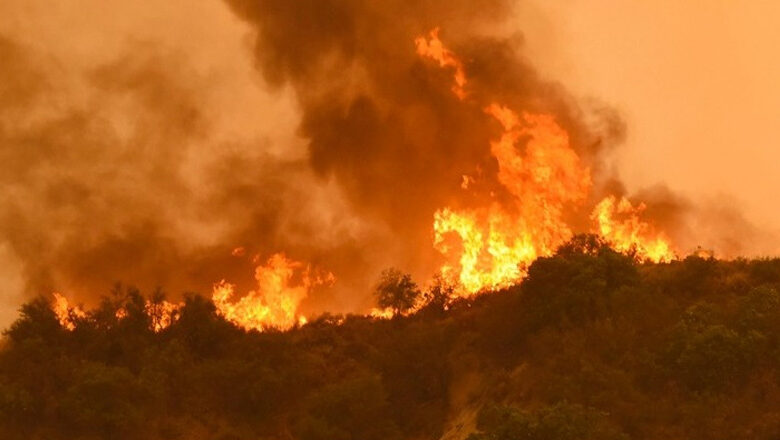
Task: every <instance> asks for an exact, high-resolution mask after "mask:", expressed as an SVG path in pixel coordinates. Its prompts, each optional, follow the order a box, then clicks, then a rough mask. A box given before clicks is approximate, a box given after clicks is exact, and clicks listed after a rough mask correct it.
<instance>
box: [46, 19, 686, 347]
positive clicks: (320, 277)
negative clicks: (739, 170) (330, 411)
mask: <svg viewBox="0 0 780 440" xmlns="http://www.w3.org/2000/svg"><path fill="white" fill-rule="evenodd" d="M414 44H415V47H416V52H417V55H419V56H420V57H422V58H423V59H430V60H433V61H435V62H436V63H437V64H438V66H439V67H440V68H444V69H448V70H451V71H452V86H451V91H452V93H453V94H454V95H455V96H456V97H457V98H458V101H459V103H460V104H461V105H475V104H476V105H480V108H482V109H483V110H484V113H485V114H486V115H488V116H489V117H490V118H492V119H493V120H494V121H495V124H496V126H497V127H499V128H501V134H500V136H499V137H498V138H497V139H495V140H492V141H490V142H489V145H490V154H491V156H492V157H493V158H494V159H495V161H496V163H497V165H498V167H497V175H496V180H497V181H498V183H499V184H500V185H501V186H502V188H503V190H504V191H505V193H506V194H507V195H508V197H504V198H499V197H496V196H495V195H494V194H492V193H491V194H490V196H489V197H483V198H481V199H480V200H481V202H480V204H479V205H478V206H472V207H469V208H463V209H461V208H457V207H453V206H443V207H441V208H440V209H438V210H436V211H435V213H434V215H433V225H432V230H433V242H432V244H433V247H434V248H435V249H436V250H437V251H438V252H439V253H440V254H441V255H442V256H443V258H444V260H445V261H444V263H443V264H442V265H441V266H440V268H439V272H440V273H439V274H437V275H438V276H440V277H441V278H440V279H442V280H445V281H446V282H447V283H448V285H451V286H453V288H452V289H451V290H449V291H448V292H450V293H449V295H450V296H452V298H450V299H454V298H455V297H467V296H471V295H474V294H477V293H480V292H487V291H494V290H498V289H501V288H505V287H508V286H511V285H513V284H516V283H518V282H519V281H521V280H522V279H523V278H524V277H525V276H526V274H527V270H528V267H529V266H530V264H531V263H532V262H533V261H534V260H536V259H537V258H540V257H544V256H549V255H552V254H553V252H555V250H556V249H557V248H558V247H559V246H561V245H562V244H564V243H565V242H566V241H568V240H569V239H570V238H571V237H572V236H573V234H574V232H573V230H572V227H571V226H570V225H569V224H568V223H567V221H566V218H565V217H566V213H567V212H568V210H571V209H580V210H581V209H586V210H587V211H591V213H590V216H589V218H588V220H590V222H591V224H592V227H591V230H590V232H593V233H596V234H598V235H600V236H601V237H603V238H604V239H605V240H606V241H607V242H608V243H609V244H610V245H611V246H612V247H614V248H615V249H616V250H617V251H619V252H624V253H627V254H630V255H632V256H634V257H635V258H636V259H637V260H639V261H651V262H666V261H670V260H672V259H673V258H675V254H674V251H673V250H672V246H671V244H670V242H669V240H668V239H667V238H666V237H665V236H664V235H663V234H662V233H658V232H656V231H655V230H654V228H653V227H652V226H651V225H649V224H648V223H647V222H645V221H643V220H642V219H641V218H640V217H641V215H642V212H643V211H644V209H645V206H644V205H643V204H641V203H639V204H636V205H634V204H632V203H631V202H630V201H629V200H628V199H626V198H625V197H616V196H612V195H610V196H607V197H606V198H603V199H602V200H601V201H598V203H595V204H593V200H592V199H593V181H592V178H591V170H590V169H589V168H588V166H586V165H585V163H584V162H583V160H582V159H581V158H580V157H579V155H578V154H577V152H576V151H575V150H574V148H572V146H571V144H570V139H569V134H568V133H567V132H566V130H565V129H564V128H563V127H561V125H560V124H559V123H558V122H557V121H556V118H555V116H553V115H550V114H538V113H530V112H524V111H519V112H518V111H516V110H514V109H512V108H510V107H508V106H506V105H503V104H501V103H499V102H490V103H487V104H484V103H475V102H470V101H471V100H470V99H467V98H469V96H470V95H469V94H467V92H466V87H467V86H468V81H467V75H466V68H465V64H464V63H463V61H461V60H460V59H459V58H458V56H457V55H456V54H455V53H454V52H452V51H451V50H450V49H448V48H447V47H446V46H445V45H444V43H443V42H442V41H441V40H440V39H439V29H438V28H435V29H433V30H432V31H430V33H429V34H428V36H427V37H426V36H421V37H418V38H416V39H415V41H414ZM481 178H482V177H481V176H477V175H474V176H472V175H464V176H462V181H461V182H458V183H457V185H459V186H460V189H461V190H462V191H464V192H465V191H472V188H473V187H474V186H475V183H478V182H479V179H481ZM589 203H590V205H589ZM589 206H594V207H593V208H592V210H591V209H589ZM244 254H245V249H244V248H243V247H241V248H236V249H235V250H234V251H233V253H232V255H233V256H235V257H242V256H244ZM254 278H255V280H256V282H257V287H256V289H254V290H251V291H249V292H248V293H247V294H245V295H244V296H241V297H239V298H236V286H235V285H234V284H230V283H228V282H227V281H225V280H222V281H220V282H218V283H216V284H215V285H214V287H213V291H212V298H211V299H212V302H213V303H214V305H215V307H216V312H217V314H219V315H220V316H222V317H223V318H224V319H226V320H227V321H230V322H232V323H234V324H235V325H236V326H238V327H241V328H244V329H246V330H258V331H267V330H270V329H276V330H288V329H291V328H294V327H296V326H299V325H303V324H305V323H306V322H307V318H306V317H305V316H304V315H303V314H302V312H301V311H300V308H301V307H300V306H301V303H302V302H303V301H304V300H305V299H306V298H307V297H308V296H309V294H310V293H311V291H312V289H314V288H316V287H318V286H328V285H331V284H333V283H334V282H335V277H334V275H333V274H331V273H329V272H324V271H320V270H317V269H314V268H312V266H311V265H309V264H306V263H303V262H299V261H296V260H293V259H291V258H288V257H287V256H286V255H285V254H284V253H281V252H279V253H276V254H273V255H271V256H270V257H269V258H268V259H267V260H266V262H265V263H264V264H260V265H258V266H257V267H256V268H255V276H254ZM424 305H425V304H424V303H423V302H421V303H420V304H417V305H416V306H415V307H413V309H412V312H413V311H415V310H418V309H420V308H421V307H423V306H424ZM180 308H181V305H177V304H172V303H167V302H162V303H155V304H151V303H147V305H146V308H145V312H146V313H147V315H149V316H150V318H151V323H152V324H151V328H152V330H154V331H155V332H160V331H163V330H164V329H166V328H167V327H169V326H170V325H171V324H172V323H173V322H175V320H176V319H178V313H179V309H180ZM52 309H53V310H54V312H55V315H56V316H57V319H58V320H59V322H60V324H61V325H62V326H63V327H64V328H66V329H68V330H74V329H75V328H76V325H77V321H78V320H80V319H83V318H86V317H87V313H86V312H85V311H84V310H82V309H81V308H79V307H74V306H70V305H69V304H68V301H67V299H66V298H65V297H63V296H62V295H60V294H58V293H55V294H54V302H53V305H52ZM124 316H126V312H125V311H124V310H122V309H120V310H118V311H117V319H118V320H121V319H123V318H124ZM369 316H373V317H375V318H379V319H387V318H391V317H393V312H392V310H389V309H373V310H372V311H371V312H369Z"/></svg>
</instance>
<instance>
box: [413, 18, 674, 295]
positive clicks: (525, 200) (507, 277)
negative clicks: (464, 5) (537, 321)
mask: <svg viewBox="0 0 780 440" xmlns="http://www.w3.org/2000/svg"><path fill="white" fill-rule="evenodd" d="M430 37H431V38H430V40H426V39H425V38H424V37H420V38H417V40H416V44H417V53H418V54H419V55H420V56H423V57H429V58H432V59H434V60H436V61H438V62H439V65H440V66H441V67H451V68H454V69H455V86H454V88H453V93H455V95H457V96H458V97H459V98H461V99H462V98H463V96H464V94H463V87H464V86H465V84H466V78H465V75H464V73H463V67H462V66H463V63H462V62H461V61H460V60H459V59H458V58H457V57H456V56H455V54H453V53H452V52H451V51H449V50H448V49H447V48H446V47H444V45H443V43H442V42H441V40H439V38H438V28H436V29H434V30H433V31H431V33H430ZM485 112H486V113H487V114H489V115H490V116H492V117H493V118H495V119H496V120H497V121H498V122H499V123H500V124H501V126H502V127H503V133H502V135H501V137H500V138H499V139H497V140H494V141H492V142H490V152H491V155H492V156H493V157H494V158H495V160H496V162H497V163H498V174H497V180H498V182H499V183H500V184H501V186H502V187H503V188H504V190H505V191H506V192H507V193H508V194H509V196H510V197H508V199H509V200H510V201H509V202H506V201H503V202H501V203H499V202H497V201H495V200H490V201H489V203H487V204H486V205H485V206H483V207H481V208H477V209H470V210H456V209H453V208H450V207H445V208H442V209H440V210H438V211H437V212H436V213H435V214H434V222H433V231H434V247H435V248H436V249H437V250H439V251H440V252H441V253H442V254H443V255H444V256H445V257H446V258H447V262H446V263H445V264H444V265H443V266H442V267H441V273H442V275H443V276H444V277H446V278H447V279H449V280H451V281H454V282H457V283H458V284H459V286H460V289H459V291H458V293H457V294H458V295H460V296H468V295H471V294H474V293H476V292H480V291H483V290H496V289H500V288H503V287H507V286H509V285H512V284H515V283H517V282H518V281H520V280H521V279H522V278H523V277H525V275H526V273H527V268H528V266H529V265H530V263H531V262H533V261H534V260H535V259H537V258H539V257H541V256H547V255H550V254H552V253H553V252H554V251H555V249H556V248H557V247H558V246H560V245H561V244H563V243H564V242H566V241H567V240H569V239H570V238H571V236H572V231H571V229H570V227H569V226H568V225H567V223H566V221H565V219H564V210H565V209H567V208H568V207H571V206H574V207H576V206H579V205H582V204H583V203H584V202H586V201H587V199H588V196H589V194H590V191H591V188H592V181H591V175H590V169H589V168H588V167H587V166H585V165H584V164H583V163H582V161H581V160H580V157H579V156H578V155H577V153H576V151H575V150H574V149H573V148H572V147H571V145H570V142H569V136H568V133H567V132H566V131H565V130H564V129H563V128H562V127H561V126H560V125H558V123H557V122H556V120H555V118H554V117H553V116H552V115H547V114H533V113H527V112H523V113H521V114H518V113H516V112H515V111H513V110H512V109H510V108H509V107H506V106H503V105H500V104H498V103H491V104H490V105H488V106H487V108H486V109H485ZM473 181H474V179H473V178H472V177H470V176H464V177H463V181H462V183H461V188H462V189H464V190H468V189H469V188H470V187H471V183H473ZM616 203H617V204H616ZM643 209H644V207H643V205H640V206H639V207H637V208H634V207H633V206H632V205H631V204H630V202H628V201H627V200H625V199H622V200H621V201H620V202H616V200H615V198H614V197H608V198H607V199H605V200H603V201H602V202H601V203H599V204H598V205H597V206H596V210H595V211H594V214H593V217H592V219H593V220H596V221H597V222H598V225H597V226H596V228H595V229H596V230H597V232H598V233H600V234H601V235H603V236H604V238H605V239H607V241H608V242H609V243H610V244H611V245H612V246H613V247H614V248H615V249H616V250H618V251H621V252H627V253H628V252H632V253H633V254H634V255H635V256H636V257H637V258H639V259H648V260H652V261H667V260H670V259H672V258H673V257H674V254H673V253H672V251H671V247H670V245H669V243H668V241H666V240H665V239H664V238H663V237H661V236H653V234H652V231H651V230H650V227H649V225H647V224H646V223H644V222H642V221H640V220H639V216H638V215H639V213H641V211H642V210H643ZM451 235H455V236H457V237H458V238H459V239H460V246H459V247H458V246H453V245H452V243H451V242H450V241H448V236H451Z"/></svg>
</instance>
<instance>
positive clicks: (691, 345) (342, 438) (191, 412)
mask: <svg viewBox="0 0 780 440" xmlns="http://www.w3.org/2000/svg"><path fill="white" fill-rule="evenodd" d="M143 304H144V299H143V298H142V297H141V296H140V295H139V294H138V293H137V292H134V291H133V290H125V291H122V292H115V293H114V294H113V295H111V296H108V297H106V298H105V300H104V301H103V303H102V305H101V307H100V308H99V309H97V310H95V311H93V312H91V313H90V315H89V316H88V317H87V318H85V319H82V320H80V321H79V322H78V325H77V326H76V328H75V330H73V331H68V330H66V329H64V328H62V327H61V326H60V325H59V323H58V321H57V318H56V316H55V315H54V313H53V312H52V311H51V309H50V306H49V303H48V300H46V299H43V298H41V299H36V300H34V301H32V302H30V303H28V304H26V305H25V306H24V307H23V308H22V310H21V314H20V317H19V319H18V320H17V321H16V322H15V323H14V324H13V325H12V326H11V327H10V328H9V329H8V330H7V331H6V334H5V342H4V347H3V349H2V351H0V438H3V439H25V440H27V439H68V440H71V439H109V438H110V439H219V440H227V439H242V440H243V439H265V438H267V439H301V440H374V439H375V440H380V439H381V440H393V439H438V438H445V439H465V438H470V439H471V440H487V439H491V440H492V439H495V440H509V439H534V440H535V439H633V438H636V439H680V438H696V439H702V440H704V439H747V438H750V439H766V440H769V439H777V438H779V437H780V386H779V385H780V368H778V366H780V260H751V261H748V260H737V261H728V262H727V261H718V260H714V259H703V258H698V257H689V258H687V259H685V260H683V261H677V262H673V263H669V264H659V265H643V264H637V263H635V262H634V261H633V260H632V259H631V258H630V257H627V256H624V255H621V254H618V253H615V252H614V251H612V250H610V249H609V248H608V247H605V246H603V245H602V244H600V243H598V242H597V241H595V240H593V239H592V238H589V237H578V238H577V239H575V240H574V241H573V242H572V243H570V244H568V245H566V246H564V247H563V248H561V249H560V250H559V251H558V253H557V254H556V255H555V256H553V257H550V258H543V259H540V260H538V261H537V262H535V263H534V264H533V266H532V267H531V269H530V272H529V276H528V278H527V279H526V280H525V281H524V282H523V283H522V284H521V285H519V286H515V287H513V288H510V289H507V290H504V291H501V292H498V293H492V294H486V295H482V296H479V297H476V298H474V299H472V300H469V301H463V300H462V301H458V302H455V303H453V304H451V305H450V306H449V309H448V310H446V311H445V310H443V308H442V306H441V305H440V304H439V305H436V304H432V305H430V306H428V307H426V308H425V309H423V310H422V311H420V312H419V313H417V314H415V315H413V316H409V317H399V318H395V319H392V320H375V319H371V318H366V317H357V316H346V317H336V316H323V317H321V318H319V319H317V320H315V321H314V322H311V323H310V324H308V325H305V326H303V327H300V328H297V329H294V330H292V331H289V332H285V333H257V332H245V331H243V330H240V329H238V328H236V327H234V326H233V325H231V324H229V323H227V322H225V321H224V320H223V319H221V318H220V317H219V316H217V315H216V313H215V310H214V307H213V305H212V304H211V303H210V302H209V301H207V300H205V299H203V298H202V297H199V296H196V295H191V296H188V297H187V300H186V305H185V307H184V308H183V310H182V313H181V318H180V319H179V320H178V321H177V322H176V323H174V324H173V325H172V326H170V327H169V328H168V329H166V330H165V331H163V332H161V333H155V332H153V331H152V330H150V328H151V325H150V322H149V318H148V316H147V315H146V314H145V313H144V312H143ZM119 307H124V308H125V310H126V311H127V316H126V317H125V318H124V319H121V320H120V319H117V318H116V316H115V312H116V310H117V309H118V308H119Z"/></svg>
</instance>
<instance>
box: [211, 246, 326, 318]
mask: <svg viewBox="0 0 780 440" xmlns="http://www.w3.org/2000/svg"><path fill="white" fill-rule="evenodd" d="M255 279H256V280H257V290H253V291H250V292H249V293H247V294H246V295H244V296H243V297H242V298H241V299H239V300H237V301H232V298H233V295H234V290H235V286H234V285H232V284H229V283H227V282H225V281H224V280H223V281H221V282H219V283H217V284H216V285H215V286H214V292H213V295H212V301H213V302H214V305H216V307H217V312H218V313H219V314H220V315H222V316H224V317H225V319H227V320H228V321H231V322H233V323H235V324H236V325H239V326H241V327H243V328H245V329H247V330H250V329H255V330H261V331H262V330H267V329H271V328H275V329H279V330H287V329H290V328H292V327H294V326H295V325H296V324H304V323H306V318H305V317H304V316H302V315H300V314H299V312H298V306H299V304H300V303H301V301H302V300H303V299H304V298H306V297H307V296H308V294H309V291H310V290H311V289H312V287H314V286H317V285H321V284H325V283H331V282H333V281H334V277H333V275H332V274H330V273H328V274H324V275H322V274H315V273H314V272H313V271H312V270H311V268H310V267H309V266H308V265H304V264H302V263H300V262H297V261H293V260H290V259H288V258H287V257H286V256H285V255H284V254H281V253H278V254H274V255H273V256H271V258H269V259H268V261H267V262H266V264H265V265H260V266H257V268H256V269H255Z"/></svg>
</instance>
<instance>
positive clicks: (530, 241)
mask: <svg viewBox="0 0 780 440" xmlns="http://www.w3.org/2000/svg"><path fill="white" fill-rule="evenodd" d="M486 112H487V113H488V114H490V115H491V116H493V117H494V118H495V119H496V120H498V121H499V122H500V123H501V125H502V126H503V128H504V133H503V134H502V136H501V138H500V139H499V140H497V141H494V142H491V144H490V146H491V153H492V155H493V157H495V158H496V161H497V162H498V180H499V182H500V183H501V184H502V185H503V187H504V188H505V189H506V191H507V192H508V193H509V194H510V195H511V196H512V197H511V199H512V201H513V203H512V204H511V205H512V206H509V207H505V206H503V205H501V204H499V203H495V202H494V203H491V204H490V205H489V206H488V207H485V208H482V209H478V210H472V211H460V212H459V211H455V210H453V209H451V208H444V209H441V210H439V211H437V212H436V214H435V215H434V225H433V229H434V247H436V249H438V250H439V251H440V252H441V253H442V254H444V255H445V256H448V255H450V254H451V253H452V249H451V247H450V246H449V245H448V244H447V243H446V235H447V234H449V233H455V234H457V235H458V236H459V237H460V240H461V244H462V250H461V252H460V257H459V258H458V266H459V268H460V272H459V273H458V274H457V276H455V275H454V274H453V272H454V271H455V267H454V265H453V264H452V262H450V263H447V264H445V265H444V266H443V267H442V273H443V274H444V275H445V277H447V278H449V279H453V278H455V279H456V280H457V281H458V282H459V284H460V285H461V286H462V287H463V289H464V290H465V292H464V293H463V294H466V295H467V294H473V293H476V292H479V291H481V290H495V289H500V288H503V287H507V286H509V285H511V284H514V283H516V282H517V281H519V280H520V279H522V278H523V277H524V276H525V273H526V269H527V266H528V265H529V264H530V263H531V262H532V261H533V260H535V259H536V258H537V257H539V256H542V255H549V254H551V253H552V252H553V251H554V250H555V248H557V247H558V246H560V245H561V244H563V243H564V242H565V241H566V240H568V239H569V238H570V237H571V235H572V232H571V230H570V229H569V227H568V226H567V225H566V223H565V222H564V220H563V211H564V207H565V206H566V204H568V203H580V202H582V201H584V200H585V198H586V197H587V194H588V190H589V188H590V184H591V183H590V182H591V180H590V171H589V170H588V168H587V167H585V166H583V165H582V164H581V162H580V160H579V157H578V156H577V154H576V153H575V152H574V150H573V149H572V148H571V146H570V145H569V138H568V135H567V134H566V132H565V131H564V130H563V129H562V128H561V127H560V126H559V125H558V124H557V123H556V122H555V119H554V118H553V117H552V116H549V115H535V114H530V113H524V114H523V115H522V117H520V116H518V115H517V114H516V113H514V112H513V111H512V110H510V109H509V108H507V107H503V106H500V105H497V104H491V105H490V106H489V107H488V108H487V109H486ZM521 140H523V142H524V143H525V145H524V148H523V153H522V154H521V153H520V152H519V150H518V143H520V141H521Z"/></svg>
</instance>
